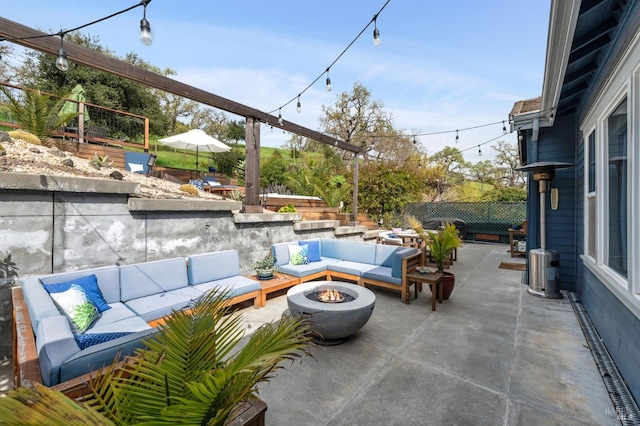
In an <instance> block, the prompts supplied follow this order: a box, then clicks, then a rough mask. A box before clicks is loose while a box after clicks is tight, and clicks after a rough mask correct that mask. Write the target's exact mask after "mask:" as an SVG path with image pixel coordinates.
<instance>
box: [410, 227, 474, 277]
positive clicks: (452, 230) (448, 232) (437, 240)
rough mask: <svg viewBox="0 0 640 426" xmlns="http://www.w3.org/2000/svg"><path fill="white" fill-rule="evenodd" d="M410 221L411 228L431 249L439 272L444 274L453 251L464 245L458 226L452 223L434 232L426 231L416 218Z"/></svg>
mask: <svg viewBox="0 0 640 426" xmlns="http://www.w3.org/2000/svg"><path fill="white" fill-rule="evenodd" d="M408 221H409V225H411V228H413V230H414V231H416V233H417V234H418V235H420V238H421V239H422V240H423V241H424V242H425V244H426V245H427V247H428V248H429V251H430V252H431V257H432V258H433V261H434V262H435V264H436V265H437V267H438V272H443V271H444V267H445V265H446V264H447V262H448V261H449V258H450V256H451V253H452V252H453V250H455V249H456V248H458V247H460V246H461V245H462V239H461V238H460V236H459V235H458V229H457V228H456V226H455V225H453V224H452V223H446V224H445V226H444V228H442V229H439V230H438V231H437V232H433V231H425V229H424V228H423V227H422V223H420V221H418V220H417V219H416V218H414V217H411V216H409V217H408Z"/></svg>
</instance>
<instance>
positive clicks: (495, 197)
mask: <svg viewBox="0 0 640 426" xmlns="http://www.w3.org/2000/svg"><path fill="white" fill-rule="evenodd" d="M481 199H482V201H507V202H513V201H527V190H526V189H525V188H518V187H511V188H494V189H492V190H490V191H487V192H485V193H484V194H482V197H481Z"/></svg>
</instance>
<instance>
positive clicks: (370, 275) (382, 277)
mask: <svg viewBox="0 0 640 426" xmlns="http://www.w3.org/2000/svg"><path fill="white" fill-rule="evenodd" d="M362 278H364V279H371V280H376V281H383V282H386V283H390V284H396V285H401V284H402V278H397V277H394V276H393V275H392V274H391V268H389V267H388V266H376V267H374V268H371V269H369V270H368V271H365V272H363V273H362Z"/></svg>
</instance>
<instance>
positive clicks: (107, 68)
mask: <svg viewBox="0 0 640 426" xmlns="http://www.w3.org/2000/svg"><path fill="white" fill-rule="evenodd" d="M0 37H2V38H4V39H5V40H6V41H9V42H11V43H15V44H19V45H21V46H24V47H28V48H30V49H34V50H38V51H41V52H45V53H49V54H51V55H57V53H58V49H59V48H60V39H59V38H58V37H55V36H47V34H46V33H43V32H41V31H38V30H35V29H33V28H30V27H27V26H25V25H22V24H19V23H17V22H14V21H11V20H8V19H5V18H2V17H0ZM30 37H36V38H30ZM64 50H65V51H66V53H67V59H68V60H70V61H73V62H77V63H79V64H83V65H87V66H89V67H92V68H95V69H98V70H100V71H104V72H108V73H110V74H114V75H117V76H119V77H122V78H126V79H128V80H132V81H135V82H138V83H141V84H144V85H147V86H149V87H153V88H155V89H159V90H163V91H165V92H168V93H173V94H174V95H178V96H182V97H184V98H187V99H191V100H193V101H196V102H199V103H202V104H205V105H209V106H212V107H214V108H218V109H221V110H223V111H227V112H230V113H232V114H236V115H239V116H242V117H245V119H246V122H247V125H246V138H245V141H246V142H247V144H249V143H251V144H252V145H253V146H252V147H251V149H249V147H248V146H247V162H246V165H247V167H248V168H249V167H250V168H251V171H249V170H247V177H249V176H250V177H251V181H247V188H246V190H245V191H248V192H245V205H252V206H257V205H259V190H260V159H259V154H260V137H259V133H260V132H259V130H260V128H259V125H260V123H261V122H262V123H267V124H268V125H270V126H274V127H277V128H280V129H283V130H286V131H288V132H290V133H295V134H298V135H301V136H304V137H307V138H309V139H311V140H314V141H318V142H321V143H324V144H328V145H331V146H335V147H337V148H340V149H343V150H346V151H350V152H353V153H355V154H358V153H360V152H362V151H363V150H362V148H360V147H358V146H356V145H352V144H349V143H346V142H344V141H341V140H340V139H336V138H334V137H331V136H328V135H325V134H323V133H320V132H318V131H315V130H312V129H309V128H306V127H304V126H300V125H298V124H295V123H293V122H290V121H287V120H282V125H280V124H279V123H278V117H276V116H273V115H271V114H269V113H266V112H263V111H260V110H258V109H255V108H251V107H249V106H246V105H243V104H241V103H238V102H235V101H232V100H229V99H226V98H223V97H221V96H218V95H214V94H213V93H209V92H207V91H204V90H202V89H198V88H197V87H194V86H190V85H188V84H185V83H182V82H179V81H177V80H173V79H171V78H169V77H166V76H163V75H160V74H157V73H154V72H152V71H148V70H145V69H143V68H141V67H138V66H135V65H131V64H129V63H127V62H124V61H121V60H119V59H116V58H112V57H110V56H107V55H104V54H102V53H99V52H96V51H94V50H91V49H89V48H87V47H84V46H80V45H78V44H74V43H71V42H69V41H64ZM256 135H257V137H256ZM254 157H255V158H254ZM356 158H357V155H356ZM356 170H357V169H356ZM356 212H357V210H356V206H355V205H354V220H356V219H355V217H356V216H355V214H356Z"/></svg>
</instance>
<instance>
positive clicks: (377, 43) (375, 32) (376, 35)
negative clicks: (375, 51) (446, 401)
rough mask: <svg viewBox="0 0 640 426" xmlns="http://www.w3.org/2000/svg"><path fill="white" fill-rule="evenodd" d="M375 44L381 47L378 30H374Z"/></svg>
mask: <svg viewBox="0 0 640 426" xmlns="http://www.w3.org/2000/svg"><path fill="white" fill-rule="evenodd" d="M373 44H374V45H376V46H380V31H378V29H377V28H374V29H373Z"/></svg>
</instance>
